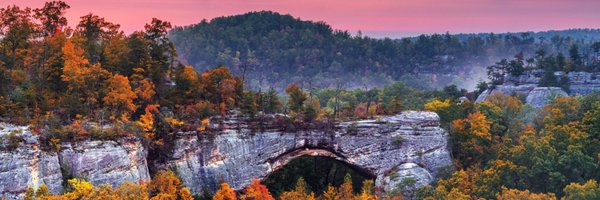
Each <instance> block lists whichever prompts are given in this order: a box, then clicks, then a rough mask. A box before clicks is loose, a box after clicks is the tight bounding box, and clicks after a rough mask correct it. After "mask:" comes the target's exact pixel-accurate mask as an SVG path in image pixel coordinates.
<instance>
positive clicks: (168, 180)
mask: <svg viewBox="0 0 600 200" xmlns="http://www.w3.org/2000/svg"><path fill="white" fill-rule="evenodd" d="M148 192H149V193H150V195H151V196H153V197H152V198H150V199H151V200H154V199H156V200H162V199H173V200H177V199H186V200H189V199H190V197H191V195H190V192H189V190H188V189H187V188H186V187H183V185H182V184H181V181H180V180H179V178H177V176H176V175H175V173H173V172H172V171H170V170H169V171H161V172H158V173H157V174H156V175H155V176H154V178H152V181H151V182H150V184H149V185H148Z"/></svg>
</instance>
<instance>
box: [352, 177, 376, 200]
mask: <svg viewBox="0 0 600 200" xmlns="http://www.w3.org/2000/svg"><path fill="white" fill-rule="evenodd" d="M357 199H358V200H377V196H375V195H373V180H364V181H363V184H362V188H361V192H360V196H358V198H357Z"/></svg>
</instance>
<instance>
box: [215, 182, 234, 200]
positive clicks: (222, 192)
mask: <svg viewBox="0 0 600 200" xmlns="http://www.w3.org/2000/svg"><path fill="white" fill-rule="evenodd" d="M213 200H237V195H236V194H235V191H233V189H231V187H229V185H228V184H227V183H221V187H220V188H219V190H217V192H215V196H213Z"/></svg>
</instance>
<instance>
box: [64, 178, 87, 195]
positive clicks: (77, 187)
mask: <svg viewBox="0 0 600 200" xmlns="http://www.w3.org/2000/svg"><path fill="white" fill-rule="evenodd" d="M69 185H71V187H73V191H71V192H68V193H66V194H64V195H63V197H64V198H66V199H87V198H89V196H90V195H91V194H92V192H93V191H94V185H92V183H90V182H88V181H84V180H78V179H71V180H69Z"/></svg>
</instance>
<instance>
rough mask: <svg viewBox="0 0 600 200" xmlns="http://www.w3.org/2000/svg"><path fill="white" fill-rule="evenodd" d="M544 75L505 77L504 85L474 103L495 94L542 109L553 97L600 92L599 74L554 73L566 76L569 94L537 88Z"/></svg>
mask: <svg viewBox="0 0 600 200" xmlns="http://www.w3.org/2000/svg"><path fill="white" fill-rule="evenodd" d="M543 74H544V70H531V71H526V72H525V73H523V74H522V75H520V76H510V75H508V76H506V77H505V80H506V81H505V83H504V84H502V85H497V86H494V88H493V89H488V90H486V91H484V92H483V93H481V94H480V95H479V96H478V97H477V100H476V102H481V101H484V100H486V99H487V98H488V97H490V96H491V95H494V94H496V93H501V94H506V95H514V94H516V95H519V96H523V97H525V99H526V103H528V104H530V105H532V106H533V107H536V108H541V107H543V106H544V105H545V104H546V103H548V102H549V99H551V98H553V97H555V96H566V95H572V96H574V95H586V94H590V93H592V92H600V73H588V72H570V73H568V74H566V75H565V74H563V73H562V72H555V73H554V75H555V76H556V77H563V76H566V77H568V79H569V85H570V87H569V92H568V93H567V92H565V91H564V90H562V89H561V88H558V87H538V83H539V81H540V79H541V77H542V76H543Z"/></svg>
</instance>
